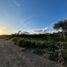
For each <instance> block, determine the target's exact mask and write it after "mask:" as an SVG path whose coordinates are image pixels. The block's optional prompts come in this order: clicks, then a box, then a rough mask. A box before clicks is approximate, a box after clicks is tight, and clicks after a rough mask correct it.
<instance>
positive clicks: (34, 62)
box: [0, 39, 62, 67]
mask: <svg viewBox="0 0 67 67" xmlns="http://www.w3.org/2000/svg"><path fill="white" fill-rule="evenodd" d="M0 67H62V66H61V65H60V64H56V63H55V62H52V61H49V60H46V59H44V58H42V57H40V56H38V55H35V54H33V53H32V52H31V51H28V50H27V51H26V52H25V53H23V52H22V51H21V50H20V47H18V46H16V45H13V43H11V42H8V41H6V40H4V39H0Z"/></svg>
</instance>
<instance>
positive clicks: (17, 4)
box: [13, 0, 21, 7]
mask: <svg viewBox="0 0 67 67" xmlns="http://www.w3.org/2000/svg"><path fill="white" fill-rule="evenodd" d="M13 3H14V4H15V5H16V6H17V7H20V6H21V4H20V3H19V2H18V1H16V0H14V1H13Z"/></svg>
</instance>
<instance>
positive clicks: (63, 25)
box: [53, 20, 67, 39]
mask: <svg viewBox="0 0 67 67" xmlns="http://www.w3.org/2000/svg"><path fill="white" fill-rule="evenodd" d="M53 28H54V29H56V30H59V29H61V30H62V33H63V37H64V39H65V33H67V20H64V21H59V22H58V23H56V24H54V26H53Z"/></svg>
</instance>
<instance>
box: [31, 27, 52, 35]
mask: <svg viewBox="0 0 67 67" xmlns="http://www.w3.org/2000/svg"><path fill="white" fill-rule="evenodd" d="M51 32H52V31H50V30H49V29H48V28H47V27H45V28H43V29H36V28H35V29H32V30H31V31H30V33H31V34H45V33H51Z"/></svg>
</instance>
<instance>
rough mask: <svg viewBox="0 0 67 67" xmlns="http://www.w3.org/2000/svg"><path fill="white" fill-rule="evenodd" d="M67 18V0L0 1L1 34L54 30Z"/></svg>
mask: <svg viewBox="0 0 67 67" xmlns="http://www.w3.org/2000/svg"><path fill="white" fill-rule="evenodd" d="M66 18H67V0H0V34H10V33H15V32H18V31H19V30H21V31H30V30H33V29H45V28H48V29H49V30H54V29H53V28H52V27H53V24H54V23H56V22H58V21H60V20H63V19H66Z"/></svg>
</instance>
